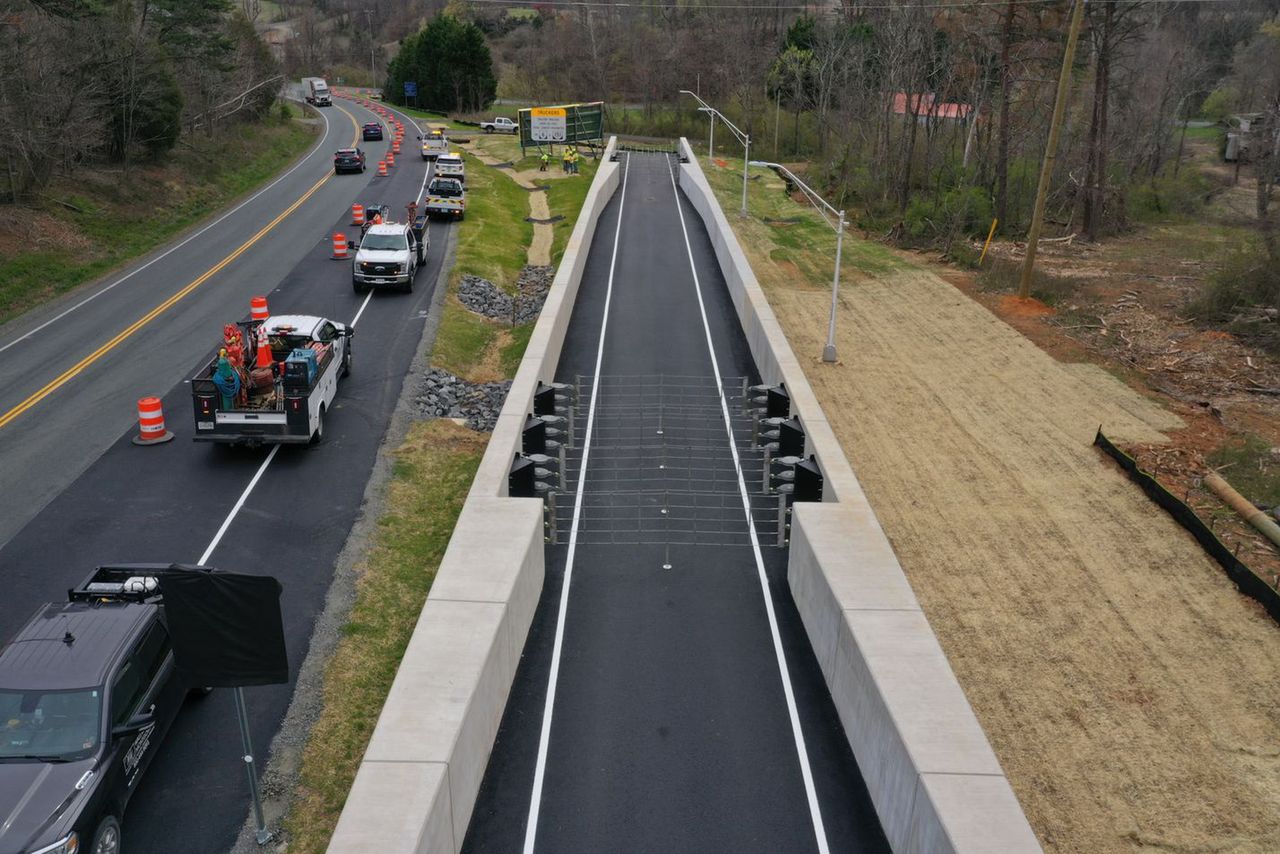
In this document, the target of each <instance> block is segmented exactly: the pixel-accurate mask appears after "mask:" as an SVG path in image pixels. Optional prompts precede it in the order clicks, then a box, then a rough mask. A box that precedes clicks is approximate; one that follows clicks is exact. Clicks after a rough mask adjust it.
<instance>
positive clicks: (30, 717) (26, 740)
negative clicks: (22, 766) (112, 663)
mask: <svg viewBox="0 0 1280 854" xmlns="http://www.w3.org/2000/svg"><path fill="white" fill-rule="evenodd" d="M101 718H102V690H101V689H99V688H84V689H80V690H74V691H18V690H11V689H8V688H0V762H5V761H28V762H70V761H72V760H75V759H84V758H85V757H87V756H89V755H90V754H92V753H93V751H94V749H95V748H96V747H97V746H98V731H99V728H100V726H101Z"/></svg>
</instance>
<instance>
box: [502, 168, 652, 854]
mask: <svg viewBox="0 0 1280 854" xmlns="http://www.w3.org/2000/svg"><path fill="white" fill-rule="evenodd" d="M630 175H631V155H630V154H627V162H626V168H625V170H624V171H623V173H622V197H621V199H620V200H619V202H618V227H617V228H616V229H615V230H614V232H613V257H612V258H611V259H610V260H609V283H608V285H607V286H606V287H605V292H604V314H603V316H602V317H601V319H600V344H599V346H598V347H597V348H596V370H595V376H594V377H593V378H592V380H591V406H590V407H589V408H588V409H587V433H586V438H585V439H583V442H582V465H581V467H580V468H579V470H578V493H577V495H576V496H575V497H574V500H573V524H572V526H571V527H570V529H569V552H568V554H567V556H566V557H565V564H564V584H563V586H562V587H561V588H560V613H559V615H558V616H557V617H556V640H555V646H554V647H553V649H552V651H551V674H550V676H548V677H547V702H546V706H545V707H544V708H543V710H542V734H541V735H540V736H539V737H538V764H537V766H536V767H535V769H534V772H533V792H532V793H531V794H530V796H529V820H528V823H527V824H526V825H525V829H524V854H533V846H534V840H535V839H536V838H537V835H538V813H539V811H540V810H541V809H542V782H543V777H544V776H545V775H546V771H547V747H548V745H549V743H550V741H551V713H552V712H553V711H554V710H555V704H556V684H557V683H558V682H559V681H560V653H561V651H562V650H563V648H564V623H565V615H566V614H567V613H568V611H569V583H570V582H571V581H572V580H573V558H574V555H575V553H576V552H577V549H578V524H579V522H580V521H581V518H582V496H583V494H584V493H585V492H586V489H585V486H586V481H587V460H588V458H589V457H590V456H591V428H592V426H593V425H594V424H595V419H596V399H597V397H598V396H599V391H600V368H601V365H602V364H603V363H604V338H605V332H606V331H607V329H608V327H609V303H610V301H611V300H612V298H613V273H614V269H615V268H616V267H617V264H618V243H619V239H620V237H621V235H622V212H623V209H624V208H625V207H626V204H627V178H628V177H630Z"/></svg>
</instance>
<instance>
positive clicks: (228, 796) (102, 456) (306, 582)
mask: <svg viewBox="0 0 1280 854" xmlns="http://www.w3.org/2000/svg"><path fill="white" fill-rule="evenodd" d="M324 112H325V114H326V115H327V118H328V125H329V126H328V129H327V131H326V134H325V138H324V139H323V140H322V141H321V142H320V143H319V144H318V146H317V148H316V150H315V151H313V152H312V153H311V154H310V155H309V156H308V157H307V158H306V159H305V160H303V161H302V163H301V165H300V166H299V167H298V168H296V169H295V170H294V171H293V172H291V173H289V174H288V175H286V176H285V177H284V178H283V179H282V180H281V181H280V182H279V183H277V184H276V185H275V186H274V187H272V188H271V189H270V190H268V191H267V192H265V193H263V194H262V195H261V196H259V197H257V198H256V199H252V200H251V201H249V202H248V203H246V204H245V205H244V207H243V208H241V209H240V211H239V212H237V213H236V214H234V215H233V216H231V217H229V218H227V219H225V220H223V221H222V222H219V223H217V224H215V225H213V226H212V227H210V228H209V230H208V231H206V232H205V233H204V234H203V235H201V236H199V237H198V238H196V239H194V240H192V241H191V242H190V243H188V244H186V245H185V246H183V247H181V248H180V249H178V250H176V251H174V252H172V253H171V254H169V255H166V256H163V257H159V258H158V259H157V260H155V261H154V263H151V264H150V266H147V267H145V269H140V270H139V271H138V272H137V274H136V275H134V276H132V277H131V278H129V279H127V280H125V281H124V282H122V283H121V284H119V285H118V286H116V287H113V288H111V289H110V290H108V291H106V292H105V293H101V295H100V296H98V297H96V298H94V299H93V300H92V301H91V302H89V303H88V304H87V305H83V306H82V307H80V308H77V309H75V310H73V311H71V312H70V313H69V314H66V315H65V316H61V317H59V314H60V313H61V312H64V311H66V310H67V309H69V308H72V307H74V306H75V305H77V303H79V302H80V301H82V300H84V299H85V297H87V296H91V295H93V294H95V293H99V292H100V291H102V286H101V285H98V286H96V287H89V288H86V289H82V290H80V291H79V292H77V293H76V294H74V295H72V296H70V297H68V298H66V299H64V300H62V301H61V302H60V303H58V304H57V305H54V306H50V307H47V308H44V309H41V310H39V311H37V312H32V313H31V314H30V315H28V316H25V317H23V318H21V319H20V320H19V321H17V322H15V323H13V324H10V325H9V326H8V327H6V328H5V329H4V330H3V334H2V335H0V348H5V349H4V350H3V353H2V355H0V419H4V418H6V417H8V418H9V420H8V423H6V424H4V426H0V482H3V483H4V484H5V485H6V487H7V488H6V489H5V490H3V494H2V495H0V520H3V521H0V587H2V588H3V589H4V590H5V595H4V597H3V600H2V601H3V605H0V637H8V636H9V635H10V634H12V632H13V631H15V630H16V629H17V628H18V627H19V626H20V625H21V624H22V622H23V621H24V620H25V619H26V618H27V617H28V616H29V614H30V613H31V611H32V610H34V609H35V607H36V606H37V605H39V604H40V603H42V602H44V601H49V600H58V599H60V598H62V597H64V596H65V591H66V588H67V587H69V586H71V585H73V584H75V583H77V582H78V581H80V580H81V579H82V578H83V577H84V576H85V575H86V574H87V573H88V572H89V571H90V570H91V569H92V568H93V567H94V566H95V565H97V564H100V563H106V562H113V561H186V562H193V561H195V560H196V559H197V558H199V557H200V555H201V554H202V553H203V552H204V550H205V549H206V547H207V546H208V545H209V544H210V543H211V542H212V541H213V539H214V536H215V533H216V532H217V531H218V529H219V527H220V526H221V525H222V523H223V521H224V519H226V518H227V516H228V513H229V512H230V511H232V508H233V507H234V506H235V505H236V502H237V500H238V499H239V498H240V497H241V496H242V494H243V493H244V491H245V489H246V487H247V486H248V485H249V483H250V481H251V479H252V478H253V476H254V474H255V473H256V472H258V471H259V470H260V468H261V466H262V464H263V462H264V460H265V459H266V458H267V456H268V453H269V452H268V451H266V450H261V449H260V450H256V451H247V450H240V449H230V448H225V447H220V446H210V445H206V444H197V443H194V442H192V441H191V436H192V433H193V432H194V426H193V418H192V413H191V403H190V391H189V386H188V385H187V384H186V383H185V380H186V379H187V378H189V377H190V376H191V375H192V374H194V372H195V371H196V369H197V368H198V366H199V365H200V364H201V363H202V362H203V361H204V360H205V359H207V358H208V357H209V355H210V353H211V352H212V348H213V347H214V346H215V345H216V343H217V340H218V338H219V337H220V334H221V329H222V326H223V324H225V323H227V322H229V321H232V320H235V319H238V318H241V317H244V316H246V315H247V314H248V305H249V298H250V296H252V295H256V294H265V295H267V297H268V299H269V302H270V307H271V310H272V311H273V312H274V313H277V314H283V313H291V312H296V313H309V314H320V315H324V316H328V317H331V318H333V319H335V320H338V321H341V322H347V323H349V322H351V321H352V320H353V318H355V317H356V315H357V312H360V311H361V308H362V306H363V312H362V313H360V316H359V321H358V323H357V324H356V329H355V337H354V338H353V341H352V344H353V354H354V362H353V366H352V374H351V376H350V377H349V378H347V379H346V380H345V381H344V382H343V384H342V385H341V386H340V387H339V392H338V397H337V401H336V404H335V406H334V407H333V409H332V410H331V412H330V413H329V415H328V417H327V418H326V421H325V438H324V441H323V442H322V443H320V444H319V445H316V446H308V447H290V448H282V449H280V450H279V452H278V453H276V454H275V456H274V458H273V459H272V460H271V464H270V466H269V467H268V468H267V469H266V470H265V472H264V473H263V475H262V477H261V479H260V480H259V481H258V483H257V484H256V487H255V488H254V489H253V491H252V492H250V493H249V494H248V496H247V497H246V499H245V502H244V504H243V506H242V508H241V509H240V510H239V512H238V514H237V515H236V516H235V517H234V519H233V521H232V522H231V524H230V526H229V527H228V529H227V531H226V534H225V536H224V537H223V538H222V539H221V540H220V541H219V542H218V546H217V548H216V550H215V551H214V552H213V554H212V556H211V557H210V559H209V561H208V563H210V564H211V565H214V566H218V567H220V568H225V569H235V570H239V571H247V572H255V573H263V574H270V575H274V576H276V577H277V578H279V579H280V580H281V581H282V582H283V584H284V597H283V611H284V621H285V633H286V640H287V642H288V645H289V660H290V664H291V668H292V670H293V672H294V673H296V672H297V667H298V666H299V665H300V663H301V662H302V660H303V658H304V657H305V655H306V653H307V648H308V643H309V641H310V638H311V633H312V625H313V621H314V619H315V616H316V615H317V613H319V611H320V610H321V609H322V607H323V604H324V598H325V594H326V592H327V590H328V588H329V583H330V580H331V576H332V571H333V566H334V560H335V557H336V555H337V553H338V552H339V550H340V549H341V547H342V545H343V543H344V541H345V539H346V537H347V534H348V531H349V530H350V528H351V525H352V522H353V521H354V519H355V517H356V514H357V512H358V511H359V509H360V503H361V498H362V494H363V491H364V488H365V484H366V481H367V479H368V476H369V472H370V470H371V468H372V465H373V462H374V457H375V454H376V452H377V449H378V446H379V444H380V443H381V441H382V437H383V434H384V431H385V430H386V427H387V424H388V422H389V419H390V415H391V412H392V410H393V408H394V406H395V403H396V400H397V398H398V396H399V393H400V389H401V386H402V381H403V378H404V376H405V372H406V370H407V369H408V367H409V365H410V363H411V361H412V358H413V354H414V352H415V350H416V347H417V344H418V342H419V340H420V338H421V334H422V330H423V324H424V321H425V318H426V313H427V308H428V306H429V304H430V300H431V291H432V288H433V286H434V284H435V282H436V279H437V275H438V274H439V272H440V266H441V259H442V255H443V247H444V246H445V244H446V242H447V230H448V229H449V228H452V227H453V226H450V225H443V224H433V225H432V226H431V242H432V249H431V251H430V253H429V258H428V263H427V264H426V265H425V268H424V269H422V270H421V271H420V272H419V274H418V279H417V288H416V290H415V291H414V292H413V293H412V294H409V295H401V294H395V293H374V294H373V295H372V296H371V298H370V299H369V301H368V303H367V305H366V304H365V297H364V295H357V294H355V293H354V292H353V291H352V288H351V278H350V262H340V261H335V260H331V259H330V254H331V236H332V234H333V233H334V232H335V231H337V230H343V231H346V232H348V233H349V234H354V233H355V230H354V229H352V228H349V227H347V222H348V221H349V217H350V205H351V203H352V202H353V201H362V202H366V203H368V202H375V201H376V202H385V203H387V204H390V205H391V206H392V208H393V209H394V210H396V211H397V213H399V212H401V211H403V205H404V204H405V203H406V202H408V201H410V200H411V199H414V198H415V197H416V196H417V195H418V193H419V190H420V188H421V186H422V183H423V181H424V177H425V175H426V174H427V170H426V164H425V163H424V162H423V161H422V160H421V159H420V158H418V157H416V156H413V155H412V152H413V146H412V145H410V146H407V147H406V151H409V152H410V156H405V157H403V158H402V159H401V160H400V165H399V166H398V167H397V168H396V169H395V170H393V172H392V175H391V176H390V177H388V178H377V177H374V171H373V170H370V171H369V172H368V173H366V174H365V175H351V176H335V177H331V178H326V177H325V176H326V175H328V174H330V173H331V172H332V167H331V155H332V151H333V149H335V148H338V147H341V146H345V145H348V144H350V143H351V140H352V137H353V136H354V134H355V127H356V124H355V123H356V121H365V120H367V119H368V118H369V116H370V114H369V113H367V112H366V111H364V110H363V109H360V108H358V107H356V106H354V105H353V104H351V103H350V102H347V101H342V100H339V101H338V102H337V106H335V108H334V109H330V110H326V111H324ZM348 114H349V115H348ZM406 124H408V123H406ZM410 128H411V126H410ZM408 136H409V140H410V141H412V140H413V136H412V133H411V132H410V133H409V134H408ZM364 147H365V148H366V151H367V152H368V153H369V154H370V161H371V162H373V163H376V160H377V157H376V156H374V155H380V154H381V153H382V152H383V151H384V150H385V144H383V143H377V142H374V143H370V144H368V145H366V146H364ZM313 188H314V192H311V195H310V196H309V197H307V198H306V199H305V201H303V202H302V203H301V204H299V205H297V206H296V209H294V210H292V211H290V212H289V213H287V215H286V216H284V217H283V218H282V219H280V221H279V223H278V224H277V225H275V226H274V227H273V228H272V229H271V230H269V231H267V232H266V233H265V234H263V235H261V236H260V237H259V239H258V240H257V241H256V242H255V243H254V244H253V245H252V246H250V247H249V248H247V249H246V250H245V251H244V252H243V253H242V254H240V255H239V256H238V257H236V258H235V259H234V260H232V261H230V262H229V263H227V264H226V265H225V266H224V267H222V269H221V270H220V271H219V272H217V273H215V274H213V275H211V276H209V277H208V279H207V280H206V281H204V283H203V284H201V285H199V286H198V287H197V288H195V289H194V290H192V291H191V292H190V293H189V294H188V295H187V296H185V297H183V298H181V299H179V300H178V301H176V302H175V303H174V304H173V305H172V306H171V307H170V308H168V309H167V310H164V311H163V312H162V313H160V314H159V315H158V316H156V317H155V318H154V319H153V320H151V321H150V322H148V323H146V324H144V325H142V326H140V327H139V328H137V330H136V331H135V332H133V333H132V334H131V335H130V336H129V337H127V338H126V339H124V340H122V341H121V342H120V343H119V344H118V345H117V346H114V347H113V348H110V349H108V350H106V351H105V352H104V353H103V354H102V355H101V356H100V357H99V358H97V360H96V361H93V362H92V363H90V364H87V365H84V366H83V367H82V368H81V369H80V371H79V372H78V373H75V369H76V366H77V363H78V362H80V360H82V359H84V358H85V357H86V356H88V355H90V354H91V353H94V352H95V351H97V350H98V349H99V348H100V347H101V345H103V344H104V343H106V342H109V341H110V340H111V339H112V338H113V336H115V335H116V334H117V333H118V332H120V331H121V330H126V329H128V328H130V326H131V325H133V324H134V323H135V322H136V321H138V320H139V318H144V317H146V316H147V315H148V313H149V312H151V311H152V310H153V309H154V308H155V307H156V306H158V305H162V304H164V303H165V302H166V300H169V299H170V298H171V297H172V296H173V295H175V294H177V293H178V292H180V291H181V290H182V289H183V288H184V287H185V286H187V285H188V283H190V282H192V281H195V280H197V279H198V278H199V277H200V276H201V275H202V274H203V273H205V272H206V271H208V270H210V269H212V268H214V267H215V266H216V265H218V264H219V263H221V262H222V261H223V260H224V259H225V258H227V257H228V256H229V255H230V254H231V253H233V252H235V251H236V250H237V249H238V248H239V247H240V246H242V245H243V244H244V243H245V242H246V241H247V240H250V239H252V238H253V237H254V235H255V234H257V232H258V231H259V230H260V229H262V228H263V226H264V225H266V224H267V223H270V222H272V221H273V220H275V219H276V218H277V217H279V215H280V214H281V213H282V212H285V211H289V209H290V208H291V207H292V206H293V205H294V202H295V201H296V200H298V199H299V198H301V197H303V196H304V195H305V194H306V193H308V192H309V191H311V190H312V189H313ZM143 263H145V262H143ZM126 272H128V271H126ZM111 281H114V279H111V280H108V282H106V283H105V284H110V282H111ZM45 323H47V324H48V325H47V326H45V327H44V328H43V329H40V330H39V331H38V332H36V333H35V334H34V335H31V336H30V337H23V336H25V335H27V333H28V332H30V331H31V330H34V329H38V328H39V327H40V326H41V324H45ZM64 376H65V377H66V379H65V381H63V382H62V384H61V385H59V386H57V387H56V388H53V389H52V390H51V391H49V393H48V396H47V397H45V398H44V399H42V400H38V401H36V402H35V403H33V404H30V405H29V408H27V409H26V410H25V411H20V407H22V406H23V405H24V402H29V401H31V400H32V395H33V394H38V393H39V392H40V391H41V389H46V388H49V387H50V384H51V383H55V384H56V383H58V382H59V378H60V377H64ZM145 394H156V395H158V396H162V398H163V401H164V410H165V414H166V420H167V426H168V428H169V429H170V430H172V431H173V432H174V433H176V434H177V438H176V440H175V441H173V442H171V443H169V444H166V445H159V446H154V447H138V446H135V445H133V444H132V443H131V442H130V438H131V437H132V436H133V435H134V434H135V432H136V426H135V423H134V405H135V402H136V400H137V398H138V397H141V396H143V395H145ZM15 412H17V413H18V414H16V415H13V414H12V413H15ZM6 414H8V415H6ZM292 690H293V687H292V685H279V686H272V687H267V688H256V689H250V690H248V691H247V692H246V697H247V704H248V708H249V713H250V717H251V728H252V734H253V738H254V740H255V744H256V746H257V748H258V753H259V755H260V756H263V755H264V754H265V748H266V747H267V745H268V744H270V740H271V738H272V736H273V735H274V733H275V732H276V730H277V728H278V727H279V724H280V721H281V719H282V717H283V715H284V712H285V710H286V707H287V705H288V703H289V700H290V696H291V693H292ZM240 752H241V749H240V741H239V733H238V728H237V726H236V723H235V715H234V708H233V703H232V698H231V695H230V693H229V692H227V691H215V692H214V693H213V694H212V695H211V696H209V697H208V698H206V699H204V700H198V701H192V702H191V703H190V704H189V707H188V709H187V710H185V712H184V714H182V715H181V716H179V718H178V720H177V722H176V723H175V725H174V728H173V730H172V731H171V734H170V735H169V736H168V738H167V740H166V743H165V745H164V747H163V749H162V750H161V751H160V753H159V755H158V756H157V758H156V760H155V762H154V764H153V766H152V768H151V770H150V771H149V772H148V774H147V776H146V777H145V778H144V780H143V782H142V783H141V785H140V787H139V789H138V791H137V794H136V795H135V797H134V799H133V801H132V803H131V805H130V807H129V810H128V812H127V814H126V818H125V822H124V839H125V843H126V850H127V851H129V852H130V854H147V852H173V851H175V850H182V851H190V852H220V851H225V850H227V849H228V848H230V846H231V845H232V843H233V842H234V840H235V837H236V834H237V832H238V831H239V829H240V826H241V825H242V823H243V822H244V820H245V816H246V815H247V812H248V796H247V787H246V784H245V780H244V771H243V765H242V763H241V760H240Z"/></svg>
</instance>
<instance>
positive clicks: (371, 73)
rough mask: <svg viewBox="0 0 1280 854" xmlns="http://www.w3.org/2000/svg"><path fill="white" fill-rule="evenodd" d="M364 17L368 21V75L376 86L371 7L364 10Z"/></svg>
mask: <svg viewBox="0 0 1280 854" xmlns="http://www.w3.org/2000/svg"><path fill="white" fill-rule="evenodd" d="M364 19H365V20H366V21H368V22H369V76H370V77H371V78H372V79H373V82H372V83H371V84H370V85H371V86H375V87H376V86H377V85H378V72H377V70H376V69H375V68H374V67H373V47H374V42H375V39H374V37H373V10H372V9H365V10H364Z"/></svg>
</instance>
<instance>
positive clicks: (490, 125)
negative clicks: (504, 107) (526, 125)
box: [480, 116, 520, 133]
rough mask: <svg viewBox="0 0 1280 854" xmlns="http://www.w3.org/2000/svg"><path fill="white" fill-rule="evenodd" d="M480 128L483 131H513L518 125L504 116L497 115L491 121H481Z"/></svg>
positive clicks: (518, 128)
mask: <svg viewBox="0 0 1280 854" xmlns="http://www.w3.org/2000/svg"><path fill="white" fill-rule="evenodd" d="M480 130H482V131H484V132H485V133H515V132H516V131H518V130H520V125H518V124H516V123H515V122H513V121H512V120H511V119H509V118H507V117H506V116H498V117H497V118H496V119H494V120H493V121H491V122H481V123H480Z"/></svg>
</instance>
